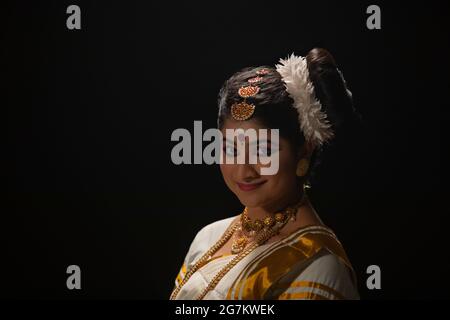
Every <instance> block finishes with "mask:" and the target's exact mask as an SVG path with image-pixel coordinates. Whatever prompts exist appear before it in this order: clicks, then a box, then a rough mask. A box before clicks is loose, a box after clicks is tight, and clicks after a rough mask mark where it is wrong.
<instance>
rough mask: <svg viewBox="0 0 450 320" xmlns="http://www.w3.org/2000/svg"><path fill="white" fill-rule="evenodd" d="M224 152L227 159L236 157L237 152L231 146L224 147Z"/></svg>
mask: <svg viewBox="0 0 450 320" xmlns="http://www.w3.org/2000/svg"><path fill="white" fill-rule="evenodd" d="M223 151H224V152H225V154H226V155H227V156H228V157H236V156H237V150H236V148H235V147H234V146H232V145H226V146H225V147H224V150H223Z"/></svg>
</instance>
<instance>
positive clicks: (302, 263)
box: [175, 217, 359, 300]
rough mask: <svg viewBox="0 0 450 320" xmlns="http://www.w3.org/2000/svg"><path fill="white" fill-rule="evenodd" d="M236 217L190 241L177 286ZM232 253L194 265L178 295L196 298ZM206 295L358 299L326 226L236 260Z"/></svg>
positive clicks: (347, 265) (349, 269)
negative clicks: (190, 275) (200, 265)
mask: <svg viewBox="0 0 450 320" xmlns="http://www.w3.org/2000/svg"><path fill="white" fill-rule="evenodd" d="M234 218H235V217H231V218H228V219H223V220H220V221H216V222H214V223H212V224H210V225H208V226H206V227H204V228H203V229H202V230H200V231H199V232H198V233H197V235H196V237H195V239H194V241H193V242H192V244H191V246H190V248H189V251H188V254H187V255H186V258H185V260H184V263H183V265H182V267H181V270H180V272H179V274H178V276H177V278H176V280H175V286H178V285H179V283H180V282H181V281H182V279H183V278H184V276H185V274H186V273H187V271H188V270H189V268H190V267H191V266H192V265H194V264H195V262H196V261H197V260H198V259H199V258H200V257H201V256H202V254H203V253H205V252H206V251H207V250H208V249H209V248H210V247H211V246H212V245H214V243H215V242H216V241H217V240H218V239H219V238H220V237H221V235H222V234H223V232H224V231H225V230H226V228H227V227H228V226H229V225H230V224H231V222H232V221H233V219H234ZM234 256H235V255H231V254H230V255H224V256H221V257H217V258H214V259H213V260H211V261H209V262H208V263H207V264H206V265H204V266H202V267H201V268H200V269H198V270H197V271H196V272H195V273H194V274H193V275H192V277H191V278H190V279H189V280H188V281H187V282H186V284H185V285H184V286H183V287H182V289H181V290H180V292H179V294H178V296H177V299H185V300H189V299H195V297H196V296H197V295H198V294H199V293H200V292H201V290H202V289H203V288H204V287H206V286H207V284H208V282H209V281H210V280H211V279H212V277H214V275H215V274H216V273H217V272H218V271H219V270H220V269H221V268H222V267H223V266H225V265H226V264H227V263H228V262H229V261H230V260H231V259H232V258H233V257H234ZM204 299H208V300H210V299H217V300H225V299H227V300H228V299H230V300H247V299H252V300H258V299H264V300H273V299H321V300H334V299H359V295H358V291H357V286H356V277H355V273H354V271H353V268H352V266H351V264H350V262H349V260H348V257H347V255H346V253H345V251H344V249H343V247H342V245H341V243H340V242H339V240H338V239H337V237H336V235H335V234H334V233H333V231H332V230H330V229H329V228H327V227H323V226H308V227H304V228H300V229H298V230H297V231H295V232H293V233H292V234H291V235H290V236H288V237H286V238H284V239H282V240H280V241H276V242H273V243H269V244H264V245H262V246H260V247H258V248H257V249H255V250H254V251H253V252H252V253H251V254H249V255H248V256H247V257H245V258H244V259H242V260H241V261H240V262H239V263H237V264H236V265H235V266H234V267H233V268H232V269H231V270H230V271H229V272H228V273H227V274H226V275H225V276H224V277H223V278H222V279H221V281H220V282H219V284H218V285H217V286H216V288H215V289H214V290H212V291H210V292H209V293H208V294H207V295H206V296H205V298H204Z"/></svg>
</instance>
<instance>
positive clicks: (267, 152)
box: [258, 144, 278, 157]
mask: <svg viewBox="0 0 450 320" xmlns="http://www.w3.org/2000/svg"><path fill="white" fill-rule="evenodd" d="M277 151H278V149H277V148H276V146H275V145H274V144H268V145H267V144H260V145H258V157H270V156H271V155H272V154H274V153H275V152H277Z"/></svg>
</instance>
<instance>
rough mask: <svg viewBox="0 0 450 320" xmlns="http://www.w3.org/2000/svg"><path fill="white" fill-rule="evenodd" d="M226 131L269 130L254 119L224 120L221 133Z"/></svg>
mask: <svg viewBox="0 0 450 320" xmlns="http://www.w3.org/2000/svg"><path fill="white" fill-rule="evenodd" d="M226 129H243V130H246V129H255V130H258V129H269V128H267V127H266V126H264V125H263V124H262V123H261V122H260V121H258V120H256V119H248V120H245V121H239V120H234V119H230V118H228V119H226V120H225V122H224V123H223V127H222V132H223V133H225V130H226Z"/></svg>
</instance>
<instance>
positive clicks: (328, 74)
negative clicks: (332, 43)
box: [306, 48, 360, 136]
mask: <svg viewBox="0 0 450 320" xmlns="http://www.w3.org/2000/svg"><path fill="white" fill-rule="evenodd" d="M306 61H307V64H308V71H309V78H310V80H311V82H312V83H313V85H314V91H315V94H316V97H317V99H319V101H320V103H321V104H322V107H323V108H324V111H325V113H326V114H327V117H328V119H329V121H330V123H331V124H332V126H333V130H334V131H335V133H336V136H339V134H340V132H341V131H342V130H343V129H344V128H345V127H350V126H352V125H354V124H355V123H356V122H359V121H358V120H360V116H359V114H358V113H357V112H356V111H355V109H354V106H353V99H352V94H351V92H350V90H348V88H347V85H346V82H345V80H344V77H343V75H342V72H341V71H340V70H339V69H338V68H337V65H336V61H335V59H334V58H333V56H332V55H331V53H330V52H328V51H327V50H325V49H322V48H314V49H312V50H311V51H310V52H309V53H308V55H307V56H306Z"/></svg>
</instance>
